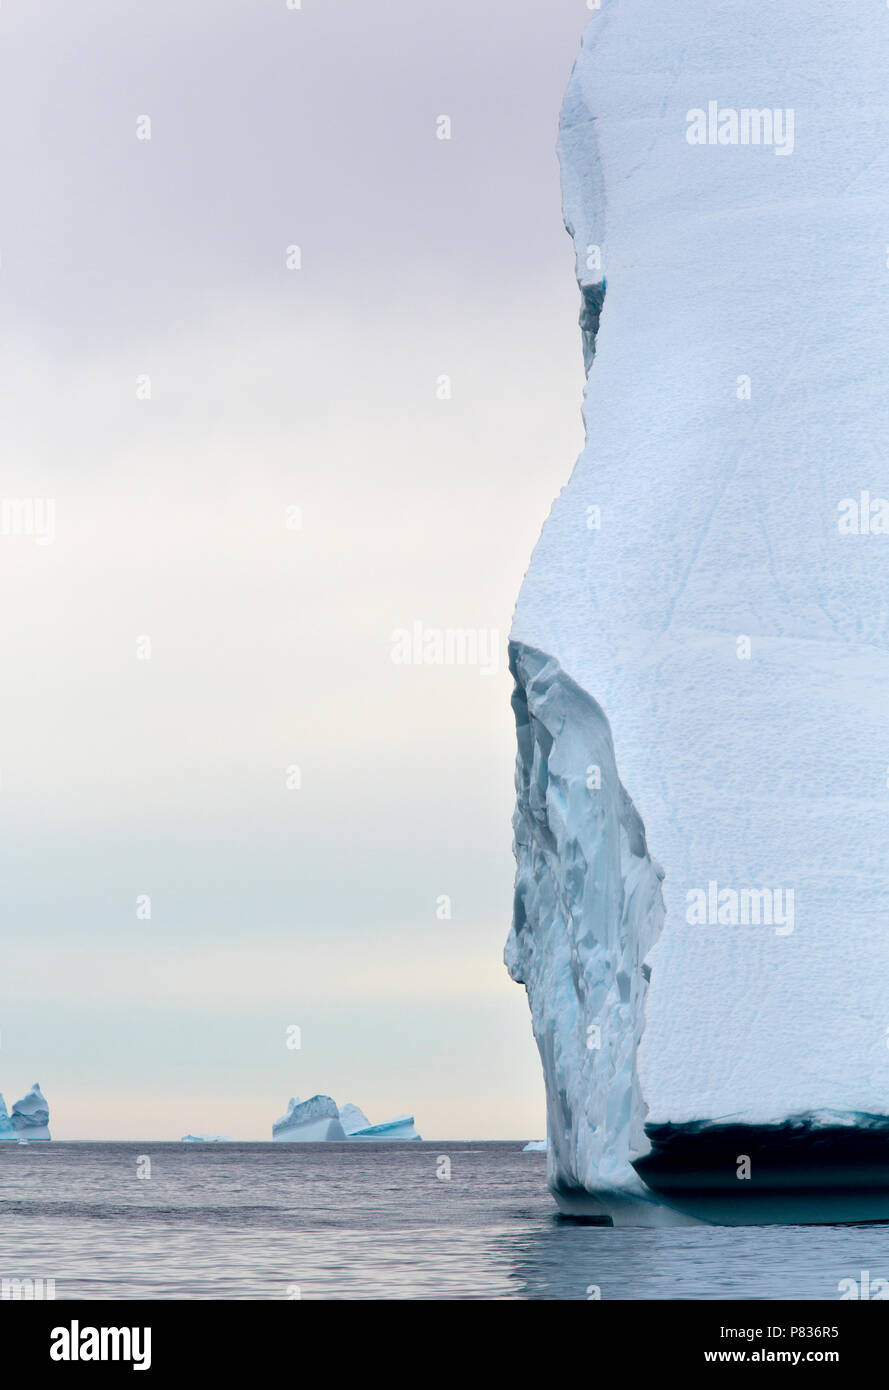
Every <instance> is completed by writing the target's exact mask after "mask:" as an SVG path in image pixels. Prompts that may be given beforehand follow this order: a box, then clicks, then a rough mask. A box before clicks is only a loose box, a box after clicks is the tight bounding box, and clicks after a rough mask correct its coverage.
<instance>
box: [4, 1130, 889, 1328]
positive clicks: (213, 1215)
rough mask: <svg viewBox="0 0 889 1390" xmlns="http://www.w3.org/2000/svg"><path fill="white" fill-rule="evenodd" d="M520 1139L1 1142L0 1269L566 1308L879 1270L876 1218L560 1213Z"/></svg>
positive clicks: (76, 1280) (200, 1292)
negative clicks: (655, 1220)
mask: <svg viewBox="0 0 889 1390" xmlns="http://www.w3.org/2000/svg"><path fill="white" fill-rule="evenodd" d="M521 1148H522V1146H521V1144H518V1143H471V1144H468V1143H445V1142H441V1143H410V1144H389V1145H383V1144H379V1145H378V1144H370V1143H367V1144H361V1145H354V1146H351V1145H348V1144H320V1145H308V1144H307V1145H302V1144H299V1145H288V1144H155V1143H147V1142H142V1143H136V1144H65V1143H58V1142H57V1141H53V1142H52V1143H50V1144H42V1145H38V1144H29V1145H27V1146H22V1145H18V1144H4V1145H0V1276H2V1277H3V1278H6V1279H29V1278H30V1279H34V1280H37V1279H41V1278H42V1279H54V1280H55V1287H56V1298H57V1299H66V1298H99V1299H105V1298H125V1299H130V1298H134V1299H135V1298H179V1299H187V1298H201V1299H208V1298H209V1299H219V1298H226V1299H288V1298H293V1297H295V1296H297V1295H296V1293H295V1290H297V1289H298V1291H299V1296H300V1297H301V1298H304V1299H318V1298H336V1299H352V1298H358V1299H367V1298H423V1299H572V1300H574V1299H588V1298H590V1297H592V1296H595V1291H596V1290H598V1291H599V1292H600V1294H601V1297H602V1298H603V1299H640V1298H662V1299H676V1298H681V1299H715V1298H732V1299H741V1298H744V1299H750V1298H753V1299H787V1298H804V1299H836V1298H839V1296H840V1295H839V1292H838V1287H839V1284H840V1281H841V1280H844V1279H849V1278H852V1279H858V1278H859V1276H860V1271H861V1270H869V1271H870V1276H871V1279H873V1278H876V1277H877V1276H879V1275H882V1276H889V1230H887V1228H886V1227H884V1226H854V1227H853V1226H836V1227H829V1226H809V1227H801V1226H791V1227H783V1228H777V1227H774V1228H769V1227H759V1228H755V1227H751V1228H735V1229H729V1228H725V1227H715V1226H714V1227H709V1226H694V1227H687V1228H680V1229H670V1230H644V1229H619V1228H608V1227H591V1226H584V1225H580V1224H577V1223H574V1222H567V1221H563V1220H560V1219H559V1218H558V1215H557V1213H556V1209H555V1206H554V1203H553V1200H552V1198H551V1196H550V1195H549V1193H548V1192H547V1189H546V1177H545V1175H546V1155H545V1154H542V1153H522V1152H521ZM145 1156H147V1157H148V1158H150V1160H151V1176H150V1177H149V1178H139V1177H138V1176H137V1173H138V1171H139V1166H138V1165H139V1163H140V1160H142V1159H143V1158H144V1157H145ZM444 1159H447V1160H448V1162H449V1164H450V1173H451V1176H450V1178H449V1179H448V1178H446V1177H439V1176H437V1174H438V1173H442V1172H444V1171H445V1170H446V1166H445V1165H444V1164H443V1162H442V1160H444ZM142 1168H143V1170H144V1163H143V1164H142Z"/></svg>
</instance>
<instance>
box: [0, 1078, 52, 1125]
mask: <svg viewBox="0 0 889 1390" xmlns="http://www.w3.org/2000/svg"><path fill="white" fill-rule="evenodd" d="M5 1108H6V1107H5V1106H4V1110H5ZM10 1118H11V1120H12V1126H13V1129H14V1131H15V1133H14V1135H6V1134H0V1137H2V1138H16V1139H51V1138H52V1135H51V1134H50V1132H49V1106H48V1105H47V1103H46V1098H45V1097H44V1095H43V1093H42V1092H41V1090H40V1087H39V1085H38V1084H37V1082H36V1081H35V1082H34V1085H33V1086H32V1087H31V1089H30V1091H28V1093H27V1094H26V1095H24V1096H22V1098H21V1100H17V1101H16V1103H15V1105H14V1106H13V1107H12V1115H11V1117H10ZM2 1128H3V1119H2V1116H0V1131H2Z"/></svg>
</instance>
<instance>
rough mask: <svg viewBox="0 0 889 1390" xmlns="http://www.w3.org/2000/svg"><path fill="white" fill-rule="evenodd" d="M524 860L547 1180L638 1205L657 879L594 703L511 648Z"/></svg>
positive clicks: (566, 1200)
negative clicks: (635, 1164)
mask: <svg viewBox="0 0 889 1390" xmlns="http://www.w3.org/2000/svg"><path fill="white" fill-rule="evenodd" d="M510 654H511V669H512V672H513V676H514V678H515V683H516V684H515V694H514V696H513V709H514V712H515V719H516V734H517V738H518V756H517V760H516V810H515V815H514V817H513V829H514V831H515V853H516V861H517V870H516V886H515V906H514V913H513V925H512V930H511V932H510V934H509V939H508V941H507V944H506V964H507V966H508V968H509V972H510V974H511V975H512V978H513V979H514V980H516V981H517V982H519V983H520V984H524V985H525V987H526V988H527V991H528V997H529V999H530V1001H531V1010H532V1018H533V1025H534V1035H535V1038H536V1039H537V1045H538V1047H539V1049H540V1056H541V1059H542V1061H543V1071H544V1078H545V1081H546V1095H547V1132H548V1138H549V1149H548V1152H549V1174H550V1181H551V1184H552V1186H553V1188H554V1189H555V1190H557V1192H558V1195H559V1198H560V1201H561V1202H562V1205H563V1206H566V1207H567V1208H569V1209H570V1205H571V1201H572V1194H573V1193H575V1192H577V1190H578V1189H580V1190H584V1189H586V1188H587V1187H589V1179H590V1175H591V1174H595V1175H596V1183H597V1185H601V1186H602V1187H607V1188H608V1189H609V1190H610V1191H612V1192H624V1193H626V1194H627V1195H628V1196H631V1195H634V1194H639V1193H641V1191H642V1184H641V1183H640V1182H639V1181H638V1179H637V1178H636V1175H635V1173H634V1172H633V1170H632V1168H631V1167H630V1159H631V1158H633V1157H635V1156H636V1155H637V1154H639V1153H641V1152H645V1148H646V1145H645V1138H644V1133H643V1128H642V1125H643V1120H644V1114H645V1107H644V1105H643V1102H642V1098H641V1095H640V1093H639V1083H638V1078H637V1075H636V1050H637V1047H638V1045H639V1040H640V1038H641V1034H642V1023H643V1005H644V1000H645V993H646V987H647V985H646V978H647V971H646V968H645V965H644V958H645V954H646V952H647V951H648V948H649V947H650V946H651V945H652V943H653V942H654V940H655V937H656V936H657V934H658V932H659V930H660V926H661V922H662V919H663V904H662V901H661V893H660V871H659V870H658V867H657V865H656V864H653V863H652V861H651V859H650V857H649V855H648V850H647V848H646V844H645V832H644V829H643V826H642V822H641V821H640V819H639V816H638V814H637V812H636V809H635V807H634V806H633V803H632V802H631V800H630V798H629V796H628V795H627V793H626V791H625V790H624V788H623V787H622V786H621V783H620V779H619V777H618V774H617V768H616V766H615V762H614V748H613V746H612V741H611V731H610V729H609V727H608V722H607V720H606V719H605V716H604V715H603V713H602V711H601V709H600V708H599V706H598V705H597V704H596V702H595V700H594V699H593V698H592V697H591V696H590V695H588V694H587V693H586V692H585V691H584V690H582V689H581V688H580V686H578V685H576V684H575V683H574V681H572V680H570V679H569V678H568V677H567V676H566V675H565V673H564V671H563V670H562V669H561V668H560V666H559V665H558V663H557V662H556V661H554V660H553V659H552V658H550V657H546V656H544V655H543V653H542V652H539V651H535V650H534V649H533V648H530V647H526V646H523V645H522V644H521V643H514V644H513V645H512V648H511V653H510Z"/></svg>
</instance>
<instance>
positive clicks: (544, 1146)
mask: <svg viewBox="0 0 889 1390" xmlns="http://www.w3.org/2000/svg"><path fill="white" fill-rule="evenodd" d="M548 1149H549V1140H548V1139H529V1140H528V1142H527V1144H526V1145H525V1147H524V1148H523V1149H522V1153H523V1154H537V1153H544V1154H545V1153H546V1152H547V1151H548Z"/></svg>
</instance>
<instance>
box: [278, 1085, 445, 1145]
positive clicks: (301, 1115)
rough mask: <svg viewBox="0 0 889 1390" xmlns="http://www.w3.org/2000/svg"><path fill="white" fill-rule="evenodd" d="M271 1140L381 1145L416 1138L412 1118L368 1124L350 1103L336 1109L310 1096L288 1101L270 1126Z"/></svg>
mask: <svg viewBox="0 0 889 1390" xmlns="http://www.w3.org/2000/svg"><path fill="white" fill-rule="evenodd" d="M272 1138H273V1139H277V1140H284V1141H285V1142H287V1143H303V1144H317V1143H324V1142H326V1141H328V1140H330V1141H332V1140H342V1139H359V1140H361V1139H364V1140H374V1139H375V1140H378V1141H382V1142H387V1141H392V1140H403V1139H419V1138H420V1135H419V1134H418V1133H417V1131H416V1129H415V1128H414V1117H413V1115H398V1116H396V1118H395V1119H392V1120H384V1121H383V1122H382V1123H380V1124H371V1122H370V1120H368V1118H367V1116H366V1115H365V1114H364V1111H363V1110H360V1109H359V1108H358V1106H357V1105H352V1104H351V1102H350V1103H347V1104H346V1105H344V1106H343V1108H342V1110H340V1108H339V1107H338V1106H337V1103H336V1101H335V1100H334V1099H333V1098H332V1097H331V1096H322V1095H318V1096H312V1098H311V1100H305V1101H300V1100H298V1099H296V1098H294V1099H291V1101H290V1104H289V1105H288V1107H287V1113H286V1114H285V1115H282V1116H281V1118H280V1119H279V1120H276V1121H275V1123H274V1125H273V1126H272Z"/></svg>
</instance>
